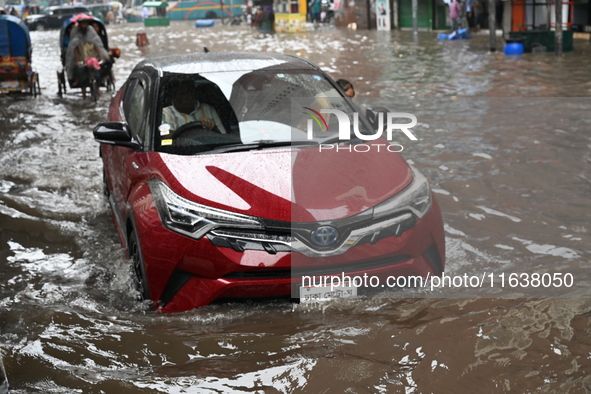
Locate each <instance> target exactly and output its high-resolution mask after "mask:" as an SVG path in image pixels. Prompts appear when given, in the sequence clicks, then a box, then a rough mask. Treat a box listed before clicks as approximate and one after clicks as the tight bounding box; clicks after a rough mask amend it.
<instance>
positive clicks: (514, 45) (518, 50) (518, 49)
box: [505, 42, 523, 55]
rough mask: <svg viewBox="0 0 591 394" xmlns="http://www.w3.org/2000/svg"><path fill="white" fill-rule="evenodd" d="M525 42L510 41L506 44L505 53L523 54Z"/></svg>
mask: <svg viewBox="0 0 591 394" xmlns="http://www.w3.org/2000/svg"><path fill="white" fill-rule="evenodd" d="M522 54H523V43H521V42H509V43H507V44H506V45H505V55H522Z"/></svg>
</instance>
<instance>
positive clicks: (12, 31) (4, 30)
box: [0, 15, 41, 97]
mask: <svg viewBox="0 0 591 394" xmlns="http://www.w3.org/2000/svg"><path fill="white" fill-rule="evenodd" d="M31 53H32V48H31V37H30V36H29V29H27V26H25V24H24V23H23V22H22V21H21V20H20V19H19V18H17V17H14V16H11V15H0V94H7V93H29V94H31V95H33V96H34V97H37V95H38V94H41V88H40V87H39V74H37V73H36V72H34V71H33V69H32V68H31Z"/></svg>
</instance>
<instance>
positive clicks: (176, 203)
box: [148, 179, 264, 239]
mask: <svg viewBox="0 0 591 394" xmlns="http://www.w3.org/2000/svg"><path fill="white" fill-rule="evenodd" d="M148 185H149V186H150V190H151V192H152V195H153V196H154V201H155V202H156V208H157V209H158V214H159V215H160V220H161V221H162V224H163V225H164V227H166V228H167V229H169V230H171V231H175V232H177V233H180V234H183V235H186V236H188V237H191V238H195V239H200V238H201V237H203V236H204V235H205V234H207V233H208V232H209V231H211V230H212V229H214V228H218V227H232V228H249V229H264V226H263V225H262V223H261V222H260V221H259V220H258V219H257V218H256V217H253V216H248V215H242V214H239V213H234V212H229V211H224V210H222V209H216V208H212V207H208V206H206V205H201V204H197V203H195V202H193V201H190V200H187V199H186V198H183V197H181V196H179V195H178V194H176V193H175V192H173V191H172V190H171V189H170V188H169V187H168V186H166V185H165V184H164V182H162V181H161V180H159V179H151V180H149V181H148Z"/></svg>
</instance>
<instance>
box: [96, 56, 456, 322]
mask: <svg viewBox="0 0 591 394" xmlns="http://www.w3.org/2000/svg"><path fill="white" fill-rule="evenodd" d="M296 97H298V98H299V99H297V100H296V99H293V100H292V98H296ZM298 100H300V101H298ZM298 103H304V104H303V105H301V104H298ZM331 108H332V109H335V108H338V110H339V111H341V112H342V113H345V114H347V115H348V116H351V118H352V119H357V123H355V127H354V128H355V133H356V134H355V135H353V133H351V136H350V138H349V136H347V138H344V139H343V138H342V134H338V136H339V137H338V138H337V137H335V136H336V135H337V134H336V129H335V128H336V127H337V126H338V125H339V123H338V122H336V121H335V119H334V117H332V118H329V117H328V115H327V112H323V111H324V110H326V109H331ZM355 112H357V108H356V107H355V106H354V104H353V103H352V101H351V100H350V99H349V98H348V97H346V96H345V94H344V92H343V91H342V89H341V88H340V87H339V85H337V84H336V83H335V82H334V81H333V80H332V79H331V78H330V77H328V76H327V75H326V74H325V73H324V72H322V71H321V70H320V69H319V68H317V67H316V66H314V65H312V64H311V63H309V62H307V61H305V60H302V59H299V58H296V57H292V56H284V55H275V54H247V53H212V52H210V53H203V54H192V55H183V56H171V57H163V58H157V59H149V60H145V61H143V62H141V63H139V64H138V65H137V66H136V67H135V69H134V70H133V72H132V73H131V75H130V77H129V78H128V80H127V81H126V82H125V84H124V85H123V87H122V88H121V89H120V90H119V92H118V93H117V95H116V96H115V97H114V98H113V100H112V102H111V105H110V109H109V119H108V121H107V122H104V123H101V124H99V125H98V126H97V127H96V128H95V129H94V136H95V139H96V140H97V141H98V142H100V143H101V146H100V155H101V157H102V160H103V163H104V186H105V194H106V195H107V196H108V200H109V202H110V205H111V207H112V210H113V216H114V222H115V225H116V227H117V231H118V233H119V236H120V239H121V242H122V244H123V245H124V246H125V247H126V248H127V250H128V253H129V256H130V257H131V259H132V261H133V267H134V272H135V275H136V278H137V281H136V283H137V286H138V290H139V291H140V293H141V295H142V297H143V298H144V299H150V300H152V303H153V305H154V307H155V308H156V309H157V310H159V311H162V312H173V311H183V310H188V309H192V308H196V307H200V306H203V305H207V304H209V303H211V302H212V301H214V300H217V299H221V298H235V297H249V298H250V297H262V296H271V297H277V296H290V295H291V296H295V297H298V296H300V295H301V294H303V293H302V291H303V288H302V285H303V284H306V283H305V282H304V283H302V280H303V277H304V276H306V277H307V278H308V279H309V278H313V279H316V278H318V279H321V278H323V277H324V278H325V277H326V276H327V275H338V276H341V275H347V276H362V275H364V274H366V275H369V276H372V277H375V278H376V280H378V279H379V280H381V281H382V282H380V283H381V286H382V287H383V286H384V284H385V283H386V282H385V280H386V278H387V277H388V276H396V277H399V276H405V277H406V276H410V275H416V276H421V277H427V276H429V275H430V276H434V275H440V274H441V273H442V272H443V270H444V262H445V242H444V233H443V221H442V217H441V212H440V210H439V207H438V205H437V202H436V200H435V197H434V196H433V194H432V192H431V190H430V188H429V185H428V183H427V180H426V179H425V177H424V176H422V175H421V174H420V173H419V172H418V171H417V170H415V169H413V168H411V167H410V166H409V165H408V164H407V163H406V162H405V160H404V159H403V158H402V156H400V154H399V153H395V152H393V151H391V150H390V149H389V148H388V149H386V148H385V147H387V146H390V145H389V143H388V142H387V141H386V140H383V139H377V140H374V141H371V144H373V147H372V146H371V144H370V143H369V142H366V141H363V140H365V139H367V138H363V139H360V138H359V136H363V135H364V134H366V135H371V134H374V133H375V131H368V130H375V124H374V122H372V123H370V122H369V121H368V118H369V116H368V117H364V116H358V117H357V115H354V113H355ZM368 114H370V115H371V114H373V115H376V116H377V113H376V112H371V111H369V112H368ZM376 119H377V117H376ZM339 130H340V132H341V133H342V130H341V129H339ZM362 145H363V148H361V147H362ZM368 146H369V147H370V149H373V150H372V151H370V152H368V151H367V150H366V149H367V147H368ZM376 147H378V148H379V147H381V148H382V149H375V148H376ZM304 281H305V280H304ZM374 284H375V282H374V283H373V284H372V286H373V285H374ZM304 287H305V286H304ZM307 287H308V289H309V288H310V287H312V286H307Z"/></svg>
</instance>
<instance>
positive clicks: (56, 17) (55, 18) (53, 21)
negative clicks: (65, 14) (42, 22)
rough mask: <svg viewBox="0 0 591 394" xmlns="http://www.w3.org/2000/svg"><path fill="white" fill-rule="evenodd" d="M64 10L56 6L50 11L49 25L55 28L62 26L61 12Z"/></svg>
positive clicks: (48, 15) (48, 16)
mask: <svg viewBox="0 0 591 394" xmlns="http://www.w3.org/2000/svg"><path fill="white" fill-rule="evenodd" d="M61 12H62V10H61V9H60V8H54V9H53V10H51V11H49V13H48V14H47V19H46V21H47V27H49V28H52V29H55V28H58V27H59V26H60V13H61Z"/></svg>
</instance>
